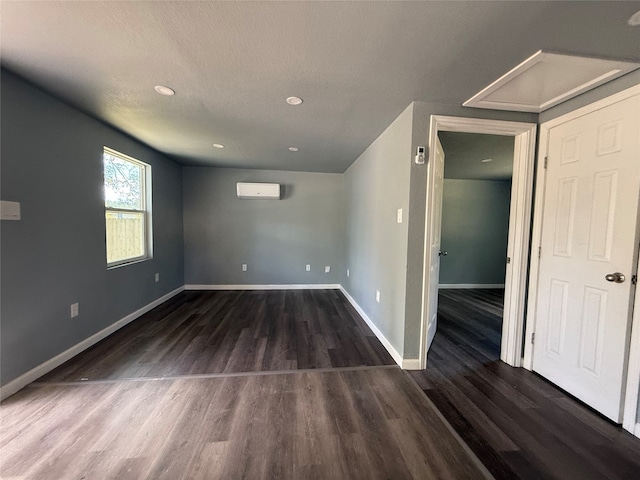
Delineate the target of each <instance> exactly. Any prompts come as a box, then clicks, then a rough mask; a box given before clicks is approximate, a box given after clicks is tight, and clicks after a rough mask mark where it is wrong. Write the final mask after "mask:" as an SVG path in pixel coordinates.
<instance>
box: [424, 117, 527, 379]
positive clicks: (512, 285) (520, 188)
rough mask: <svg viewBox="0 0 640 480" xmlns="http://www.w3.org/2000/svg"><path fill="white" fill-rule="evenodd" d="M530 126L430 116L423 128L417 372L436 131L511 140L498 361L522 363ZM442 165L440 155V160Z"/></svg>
mask: <svg viewBox="0 0 640 480" xmlns="http://www.w3.org/2000/svg"><path fill="white" fill-rule="evenodd" d="M536 129H537V125H536V124H535V123H524V122H508V121H503V120H488V119H482V118H467V117H450V116H443V115H431V123H430V128H429V161H428V165H427V198H426V208H425V236H424V263H423V270H422V312H421V326H420V354H419V362H420V368H422V369H424V368H426V366H427V345H426V342H427V326H428V319H427V318H426V317H427V312H428V311H429V305H430V302H433V301H437V298H436V299H430V298H429V272H430V271H431V256H430V255H429V245H431V238H430V232H429V219H430V218H431V211H432V209H433V205H434V198H433V195H434V193H433V192H434V182H435V175H434V170H433V168H432V165H433V162H434V158H435V144H436V143H435V142H436V137H437V135H438V132H439V131H441V132H460V133H483V134H488V135H505V136H510V137H514V143H515V145H514V152H513V176H512V180H511V207H510V210H509V212H510V213H509V240H508V247H507V256H508V257H510V258H511V263H510V264H508V267H510V268H507V269H506V275H505V292H507V291H508V292H509V297H508V298H507V297H506V296H505V303H504V319H503V322H502V344H501V348H500V359H501V360H502V361H503V362H505V363H507V364H509V365H511V366H513V367H519V366H521V365H522V339H523V336H524V313H525V298H526V293H527V292H526V286H527V278H528V277H527V267H528V263H529V238H530V232H531V207H532V204H533V177H534V168H533V164H534V160H535V146H536ZM444 161H445V165H446V161H447V159H446V156H445V160H444Z"/></svg>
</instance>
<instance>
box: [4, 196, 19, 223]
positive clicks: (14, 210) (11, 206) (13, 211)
mask: <svg viewBox="0 0 640 480" xmlns="http://www.w3.org/2000/svg"><path fill="white" fill-rule="evenodd" d="M0 219H2V220H20V203H19V202H8V201H6V200H2V201H0Z"/></svg>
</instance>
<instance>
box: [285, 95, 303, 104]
mask: <svg viewBox="0 0 640 480" xmlns="http://www.w3.org/2000/svg"><path fill="white" fill-rule="evenodd" d="M287 103H288V104H289V105H300V104H301V103H302V99H301V98H300V97H289V98H287Z"/></svg>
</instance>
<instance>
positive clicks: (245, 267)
mask: <svg viewBox="0 0 640 480" xmlns="http://www.w3.org/2000/svg"><path fill="white" fill-rule="evenodd" d="M242 271H243V272H246V271H247V264H246V263H243V264H242Z"/></svg>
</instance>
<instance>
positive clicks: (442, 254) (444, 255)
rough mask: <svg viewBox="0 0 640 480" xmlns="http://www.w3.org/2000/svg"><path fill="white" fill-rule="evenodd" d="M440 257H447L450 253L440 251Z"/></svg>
mask: <svg viewBox="0 0 640 480" xmlns="http://www.w3.org/2000/svg"><path fill="white" fill-rule="evenodd" d="M438 255H440V256H441V257H446V256H447V255H449V252H445V251H442V250H440V251H439V252H438Z"/></svg>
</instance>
